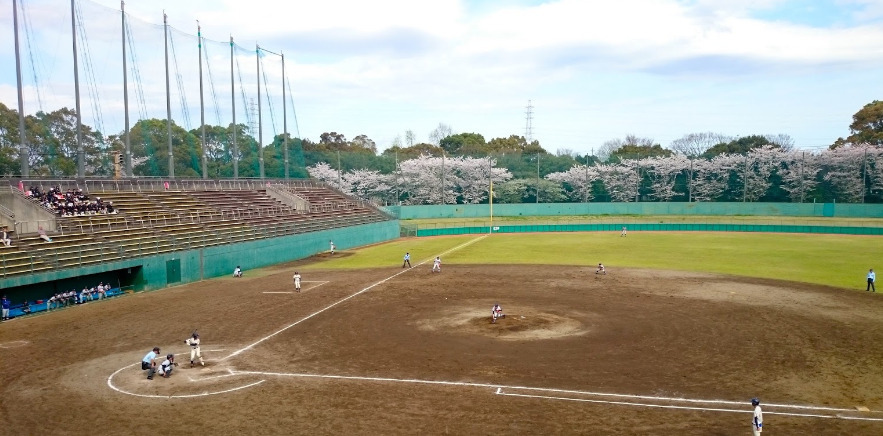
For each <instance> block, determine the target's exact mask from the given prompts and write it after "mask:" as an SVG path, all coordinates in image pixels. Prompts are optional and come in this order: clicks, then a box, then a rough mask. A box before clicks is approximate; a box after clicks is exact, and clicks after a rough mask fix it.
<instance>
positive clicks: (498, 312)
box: [491, 303, 506, 324]
mask: <svg viewBox="0 0 883 436" xmlns="http://www.w3.org/2000/svg"><path fill="white" fill-rule="evenodd" d="M505 317H506V315H503V308H502V307H500V305H499V304H498V303H495V304H494V307H492V308H491V323H492V324H493V323H496V322H497V318H505Z"/></svg>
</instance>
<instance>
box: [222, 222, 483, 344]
mask: <svg viewBox="0 0 883 436" xmlns="http://www.w3.org/2000/svg"><path fill="white" fill-rule="evenodd" d="M486 237H487V235H484V236H479V237H477V238H475V239H472V240H470V241H466V242H464V243H462V244H460V245H458V246H456V247H454V248H451V249H450V250H447V251H445V252H443V253H441V254H439V256H443V255H445V254H448V253H450V252H452V251H455V250H459V249H460V248H463V247H465V246H467V245H470V244H473V243H475V242H477V241H480V240H482V239H484V238H486ZM431 259H432V257H430V258H428V259H426V260H424V261H422V262H420V263H418V264H417V266H420V265H423V264H424V263H426V262H429V261H430V260H431ZM412 269H413V268H408V269H403V270H402V271H400V272H397V273H395V274H393V275H391V276H389V277H387V278H385V279H383V280H380V281H378V282H375V283H374V284H372V285H370V286H367V287H365V288H364V289H362V290H361V291H358V292H356V293H354V294H352V295H350V296H348V297H344V298H343V299H341V300H338V301H335V302H334V303H331V304H330V305H328V306H326V307H325V308H323V309H319V310H318V311H316V312H313V313H312V314H310V315H307V316H306V317H305V318H302V319H300V320H298V321H295V322H293V323H291V324H289V325H287V326H285V327H282V328H281V329H279V330H276V331H275V332H273V333H270V334H269V335H267V336H264V337H263V338H260V339H258V340H257V341H256V342H254V343H252V344H250V345H247V346H245V347H243V348H240V349H239V350H236V351H234V352H233V353H231V354H230V355H229V356H227V357H224V358H222V359H221V360H227V359H229V358H231V357H234V356H238V355H239V354H242V353H244V352H246V351H248V350H250V349H252V348H254V347H255V345H258V344H260V343H261V342H264V341H266V340H267V339H270V338H272V337H273V336H276V335H278V334H279V333H282V332H284V331H286V330H288V329H290V328H292V327H294V326H296V325H298V324H300V323H302V322H304V321H306V320H308V319H310V318H312V317H314V316H316V315H318V314H320V313H322V312H325V311H326V310H328V309H331V308H332V307H334V306H337V305H338V304H340V303H343V302H345V301H347V300H349V299H351V298H353V297H356V296H358V295H361V294H363V293H365V292H368V291H369V290H371V289H373V288H374V287H376V286H378V285H382V284H384V283H386V282H388V281H389V280H391V279H394V278H396V277H398V276H400V275H402V274H404V273H406V272H408V271H410V270H412Z"/></svg>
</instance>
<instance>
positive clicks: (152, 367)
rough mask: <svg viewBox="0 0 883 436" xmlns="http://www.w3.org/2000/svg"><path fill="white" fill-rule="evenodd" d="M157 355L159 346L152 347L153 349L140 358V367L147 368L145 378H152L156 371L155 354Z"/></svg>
mask: <svg viewBox="0 0 883 436" xmlns="http://www.w3.org/2000/svg"><path fill="white" fill-rule="evenodd" d="M157 355H159V347H153V350H152V351H150V352H149V353H147V355H145V356H144V358H143V359H141V369H142V370H147V379H148V380H153V374H154V373H156V356H157Z"/></svg>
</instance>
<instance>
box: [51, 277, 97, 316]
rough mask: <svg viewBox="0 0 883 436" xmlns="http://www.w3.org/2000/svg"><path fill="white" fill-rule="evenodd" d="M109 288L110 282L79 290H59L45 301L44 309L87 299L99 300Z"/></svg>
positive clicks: (82, 302) (83, 301)
mask: <svg viewBox="0 0 883 436" xmlns="http://www.w3.org/2000/svg"><path fill="white" fill-rule="evenodd" d="M109 290H110V284H107V285H105V284H104V283H99V284H98V285H97V286H93V287H91V288H90V287H88V286H86V287H84V288H83V289H82V290H81V291H79V292H78V291H77V290H76V289H71V290H69V291H67V292H60V293H57V294H55V295H53V296H51V297H49V300H47V301H46V310H47V311H48V310H52V309H58V308H60V307H66V306H73V305H75V304H85V303H86V302H88V301H92V300H100V299H103V298H105V297H107V291H109Z"/></svg>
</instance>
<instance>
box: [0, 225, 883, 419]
mask: <svg viewBox="0 0 883 436" xmlns="http://www.w3.org/2000/svg"><path fill="white" fill-rule="evenodd" d="M880 242H881V240H880V238H879V237H866V236H843V235H836V236H835V235H831V236H828V235H795V234H788V235H785V234H747V233H676V232H666V233H649V232H647V233H643V232H630V233H629V235H628V236H627V237H620V236H619V232H610V233H543V234H518V235H497V234H495V235H482V236H477V235H465V236H456V237H436V238H406V239H400V240H396V241H393V242H390V243H386V244H381V245H376V246H370V247H364V248H361V249H356V250H348V251H343V252H338V253H336V254H334V255H333V256H331V255H328V254H322V255H318V256H315V257H313V258H310V259H305V260H302V261H298V262H293V263H288V264H283V265H277V266H274V267H270V268H265V269H261V270H251V271H245V275H244V277H243V278H239V279H234V278H232V277H224V278H219V279H214V280H206V281H202V282H198V283H192V284H188V285H184V286H178V287H173V288H168V289H164V290H160V291H155V292H145V293H138V294H132V295H126V296H123V297H119V298H115V299H111V300H105V301H99V302H90V303H87V304H84V305H81V306H77V307H72V308H68V309H63V310H59V311H55V312H52V313H49V314H44V315H35V316H32V317H27V318H21V319H16V320H13V321H10V322H5V323H3V324H2V325H0V390H2V392H0V395H2V403H0V421H2V425H0V434H53V435H65V434H95V433H98V434H144V435H155V434H311V435H312V434H417V433H422V434H456V435H466V434H469V435H471V434H498V433H500V432H506V433H509V434H539V433H546V434H592V435H595V434H601V435H605V434H617V435H647V434H672V433H678V434H696V435H734V434H750V433H749V432H750V421H751V417H752V414H751V411H752V409H751V406H750V404H749V400H750V398H752V397H759V398H760V399H761V402H762V403H761V405H762V407H763V408H764V418H765V419H764V422H765V426H764V427H765V430H764V433H765V434H775V435H781V434H813V435H845V434H848V435H879V434H883V366H881V364H880V362H883V347H881V346H880V345H879V344H881V343H883V297H881V296H880V294H879V293H876V294H875V293H870V292H865V274H866V273H867V271H868V269H869V268H874V267H875V266H876V265H875V262H877V261H879V260H880V259H883V256H881V255H883V248H881V244H880ZM405 252H410V253H411V263H412V265H413V268H402V264H401V262H402V256H403V255H404V253H405ZM435 256H440V257H441V259H442V272H441V273H431V272H430V267H431V259H432V258H434V257H435ZM599 262H603V263H604V264H605V265H606V267H607V274H605V275H601V274H595V271H596V266H597V264H598V263H599ZM231 271H232V267H231ZM295 271H298V272H300V273H301V275H302V276H303V291H302V292H300V293H295V292H294V287H293V284H292V280H291V276H292V274H294V272H295ZM881 292H883V290H881ZM494 303H499V304H500V305H501V306H502V307H503V309H504V312H505V313H506V317H505V318H504V319H501V320H498V322H496V323H493V324H492V323H491V318H490V309H491V306H493V304H494ZM195 329H198V330H199V333H200V335H201V338H202V353H203V355H204V357H205V359H206V366H204V367H203V366H199V365H197V366H195V367H193V368H191V367H190V364H189V356H188V354H189V350H188V348H189V347H187V345H185V344H184V340H185V339H186V338H187V337H189V335H190V334H191V332H193V330H195ZM154 346H159V347H161V348H162V351H161V355H165V354H166V353H174V354H175V355H176V356H177V362H178V363H179V364H180V366H179V367H177V368H176V369H175V370H174V372H173V374H172V376H171V377H169V378H160V377H157V378H155V379H154V380H147V379H146V377H145V373H144V372H143V371H141V370H140V366H139V362H140V360H141V358H142V356H144V355H145V354H146V353H147V352H148V351H149V350H150V349H151V348H153V347H154Z"/></svg>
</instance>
